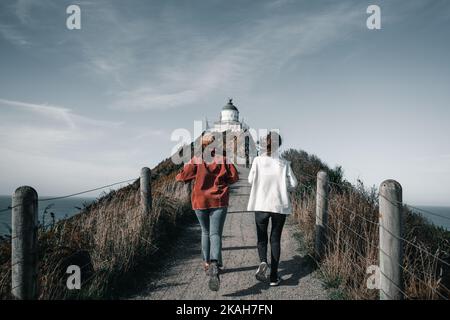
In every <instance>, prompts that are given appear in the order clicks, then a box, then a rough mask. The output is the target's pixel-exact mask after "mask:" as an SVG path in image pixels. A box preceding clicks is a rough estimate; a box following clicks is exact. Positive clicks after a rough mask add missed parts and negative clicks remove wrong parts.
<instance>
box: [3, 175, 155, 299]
mask: <svg viewBox="0 0 450 320" xmlns="http://www.w3.org/2000/svg"><path fill="white" fill-rule="evenodd" d="M138 179H139V178H133V179H128V180H122V181H118V182H115V183H111V184H108V185H103V186H100V187H96V188H90V189H87V190H84V191H80V192H76V193H72V194H68V195H64V196H58V197H51V198H43V199H39V198H38V199H35V200H30V199H29V200H28V201H30V202H22V203H18V204H16V205H14V206H13V205H10V206H8V207H7V208H3V209H1V210H0V213H2V214H5V213H8V212H9V211H12V210H13V209H15V208H18V207H20V206H28V205H31V204H33V203H35V201H36V202H38V203H44V202H49V201H59V200H63V199H67V198H71V197H75V196H78V195H82V194H86V193H91V192H94V191H99V190H103V189H106V188H110V187H113V186H117V185H124V184H126V183H130V182H135V181H137V180H138ZM140 206H141V204H140V203H139V202H138V203H137V204H136V205H135V206H134V207H128V208H127V211H132V210H135V209H136V208H137V207H140ZM80 211H82V209H80ZM139 218H143V215H142V214H138V215H136V216H135V217H134V218H132V219H129V220H127V222H128V223H129V224H131V223H133V222H134V220H136V219H139ZM63 220H64V219H62V220H59V221H53V222H51V223H48V224H41V223H38V224H37V225H35V226H34V227H33V228H32V229H22V232H17V230H13V233H12V234H11V236H7V235H3V238H4V239H9V240H10V241H11V244H12V243H13V241H16V240H17V239H22V238H24V237H26V236H30V234H36V235H37V234H38V232H39V231H44V232H45V231H48V230H49V228H50V229H52V228H54V227H55V226H56V225H57V224H58V223H60V222H62V223H63V222H64V221H63ZM141 240H142V241H144V242H146V244H147V245H150V246H152V249H151V251H156V250H158V248H157V247H156V246H154V245H153V244H152V243H151V241H149V239H145V238H142V239H141ZM59 249H61V250H62V249H67V248H65V247H62V248H55V249H54V250H59ZM37 254H38V251H31V252H30V251H29V252H28V255H27V256H25V257H23V258H21V259H18V260H17V259H14V256H13V257H12V260H11V265H10V267H11V268H14V267H16V266H17V265H19V264H24V263H29V262H30V259H33V256H34V255H37ZM77 254H79V250H78V249H76V250H74V252H73V253H71V254H69V255H67V256H65V257H64V260H70V259H72V258H74V257H75V256H76V255H77ZM113 258H114V257H111V258H109V259H106V260H104V261H103V262H102V264H103V263H106V262H111V261H112V260H113ZM91 264H92V262H89V263H87V264H85V265H83V266H82V267H81V268H80V269H84V268H86V267H87V266H89V265H91ZM100 272H102V270H101V269H100V270H98V271H96V272H94V273H93V274H92V275H91V276H90V278H93V277H95V276H96V275H98V274H99V273H100ZM83 282H84V283H85V282H87V280H84V281H83ZM22 285H23V283H20V282H19V283H18V284H17V285H15V286H13V287H12V288H11V291H14V290H16V289H17V288H19V287H21V286H22Z"/></svg>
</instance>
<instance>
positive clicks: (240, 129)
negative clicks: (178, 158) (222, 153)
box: [206, 99, 257, 166]
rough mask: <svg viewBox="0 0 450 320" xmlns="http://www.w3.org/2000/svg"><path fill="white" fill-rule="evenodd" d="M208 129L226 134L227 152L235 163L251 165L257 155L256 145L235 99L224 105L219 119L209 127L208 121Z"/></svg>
mask: <svg viewBox="0 0 450 320" xmlns="http://www.w3.org/2000/svg"><path fill="white" fill-rule="evenodd" d="M206 131H209V132H212V133H222V135H221V136H223V135H226V138H225V139H226V140H225V142H226V149H227V150H226V154H227V157H228V158H229V159H230V161H232V162H233V163H235V164H246V165H247V166H248V165H250V164H251V163H252V161H253V159H254V158H255V157H256V155H257V152H256V145H255V142H254V140H253V137H252V135H251V134H250V131H249V126H248V125H247V124H245V123H244V121H243V120H240V119H239V110H238V108H237V107H236V106H235V105H234V104H233V99H229V100H228V103H227V104H226V105H225V106H223V107H222V110H221V111H220V118H219V121H216V122H214V125H213V126H211V127H209V125H208V122H207V121H206Z"/></svg>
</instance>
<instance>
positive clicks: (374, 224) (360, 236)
mask: <svg viewBox="0 0 450 320" xmlns="http://www.w3.org/2000/svg"><path fill="white" fill-rule="evenodd" d="M305 176H308V177H310V178H314V181H316V180H315V179H316V177H314V176H312V175H309V174H306V173H305ZM137 179H138V178H133V179H128V180H124V181H119V182H116V183H112V184H108V185H105V186H101V187H97V188H91V189H88V190H85V191H81V192H76V193H72V194H69V195H65V196H58V197H52V198H45V199H38V200H37V201H38V202H49V201H58V200H62V199H67V198H70V197H74V196H78V195H82V194H86V193H90V192H94V191H98V190H102V189H106V188H109V187H113V186H116V185H119V184H125V183H130V182H133V181H136V180H137ZM299 184H300V185H302V186H303V187H305V188H306V189H308V190H310V192H311V194H315V195H316V197H317V196H319V197H322V198H324V199H326V201H328V203H329V204H332V205H334V206H335V207H337V208H340V209H342V210H344V211H345V212H347V213H348V214H351V215H353V216H354V217H357V218H358V219H361V221H363V222H365V223H367V224H369V225H371V226H372V227H375V228H382V229H383V230H384V231H386V232H387V233H389V234H390V235H391V236H392V237H394V238H396V239H398V240H400V241H402V242H404V243H406V244H407V245H409V246H412V247H413V248H415V249H416V250H418V251H420V252H421V253H423V254H425V255H426V256H428V257H430V258H431V259H433V260H435V261H437V262H439V263H441V264H443V265H445V266H448V267H450V263H448V262H447V261H445V260H444V259H442V258H441V257H440V256H439V255H438V254H437V253H436V254H433V253H431V252H430V251H428V250H427V249H425V248H424V247H423V246H421V245H420V244H418V243H415V242H413V241H411V240H409V239H406V238H405V237H403V236H401V235H397V234H394V233H392V232H391V231H390V230H388V229H386V228H384V227H383V226H382V225H381V224H380V223H379V222H378V221H375V220H371V219H369V218H368V217H366V216H364V215H362V214H360V213H359V212H357V211H355V210H353V209H350V208H347V207H346V206H345V205H344V204H342V203H339V201H338V200H336V199H334V198H333V197H332V196H330V195H325V194H322V193H320V192H319V191H318V190H315V189H314V188H313V186H311V185H306V184H304V183H299ZM330 185H332V186H336V187H339V188H341V187H342V188H346V189H347V190H349V191H350V192H355V189H354V187H352V186H349V184H347V183H345V184H343V183H336V182H330ZM330 189H331V190H332V192H331V194H333V188H330ZM245 195H247V194H245ZM378 196H379V197H383V198H384V199H385V200H387V201H389V202H391V203H392V204H393V205H397V206H404V205H406V206H407V207H410V208H413V209H415V210H422V209H420V208H417V207H413V206H410V205H407V204H404V203H402V202H393V201H392V200H390V199H387V198H386V197H384V196H383V195H382V194H380V193H378ZM20 205H24V204H17V205H15V206H9V207H7V208H4V209H1V210H0V213H5V212H8V211H11V210H12V209H14V208H16V207H18V206H20ZM25 205H27V204H25ZM138 206H140V204H139V203H138V204H136V205H135V206H134V207H130V208H127V210H134V209H136V208H137V207H138ZM329 210H330V209H329ZM330 211H331V213H333V210H330ZM422 211H424V212H426V213H428V214H432V215H435V216H438V217H441V218H445V219H450V218H449V217H445V216H442V215H440V214H437V213H434V212H431V211H428V210H422ZM247 212H248V211H245V210H235V211H229V213H247ZM142 217H143V216H142V215H136V217H134V218H132V219H131V220H129V221H128V223H131V222H133V221H134V220H136V219H138V218H142ZM331 217H332V218H333V219H335V221H336V222H338V223H339V224H340V225H342V226H343V227H344V228H345V230H347V231H348V232H351V233H352V234H354V235H355V237H357V238H358V239H359V240H361V242H362V243H365V244H367V246H368V247H370V248H372V249H374V250H378V251H379V252H380V253H381V254H384V255H386V256H389V255H388V253H386V252H385V251H383V250H382V248H380V246H379V245H376V244H375V243H373V242H371V241H370V240H369V239H367V238H366V237H365V235H363V234H360V233H359V232H358V231H357V230H355V229H354V228H353V227H351V226H349V225H348V224H347V222H346V221H344V219H342V218H340V217H339V216H338V215H337V214H333V215H332V216H331ZM54 226H55V224H54V223H50V224H47V225H40V226H37V227H36V228H40V229H43V230H45V229H46V228H47V227H54ZM325 227H326V229H327V230H328V231H330V232H331V233H332V234H335V236H337V230H335V229H334V228H332V226H331V224H330V223H327V224H325ZM29 231H33V230H26V233H28V232H29ZM34 231H36V230H34ZM22 236H23V234H20V233H19V234H17V233H15V234H13V235H12V236H11V241H14V240H15V239H17V238H21V237H22ZM326 237H327V240H328V241H333V239H332V238H330V236H329V235H328V234H327V235H326ZM141 240H142V241H144V242H146V243H147V244H148V245H149V246H150V248H151V250H153V251H157V250H158V248H157V247H156V246H154V245H153V244H152V242H151V239H147V238H142V239H141ZM340 240H341V241H344V244H345V245H346V248H349V249H350V250H351V251H352V252H353V253H354V254H355V256H357V257H359V258H361V259H362V260H364V261H366V262H367V263H370V264H372V263H373V261H372V260H371V259H369V258H368V257H367V256H364V254H363V252H361V250H359V249H358V248H356V247H355V245H354V244H352V243H350V242H348V241H347V240H345V239H340ZM337 250H341V251H342V253H343V254H344V255H345V256H347V257H348V258H349V259H350V260H352V257H351V256H349V253H348V251H344V250H343V249H341V248H340V247H337ZM76 254H77V252H73V253H72V254H70V255H68V256H67V257H65V259H68V260H70V259H71V258H73V257H74V256H75V255H76ZM315 254H317V255H318V254H319V253H318V252H315ZM441 255H446V256H449V254H448V252H441ZM114 258H115V257H109V258H108V259H105V260H102V262H101V263H99V264H104V263H110V262H111V261H112V260H113V259H114ZM26 259H27V258H25V259H22V260H19V261H11V267H14V266H16V265H17V264H20V263H23V262H25V260H26ZM316 262H317V264H318V265H319V266H320V262H319V261H317V260H316ZM90 265H91V262H90V263H86V264H84V265H83V266H81V267H80V269H84V268H87V267H89V266H90ZM355 266H356V267H357V268H358V269H360V271H361V272H365V271H366V270H365V269H364V267H363V266H361V265H359V264H355ZM399 267H400V268H401V269H402V270H403V271H404V272H405V273H408V274H409V276H411V277H412V278H414V279H415V280H417V281H419V282H420V283H421V284H422V285H424V286H427V287H428V288H429V289H430V290H431V291H432V292H433V293H434V294H435V295H437V296H439V297H440V298H441V299H444V300H448V297H447V296H445V295H443V294H442V293H441V292H440V291H439V289H438V288H435V287H433V286H432V285H430V284H429V283H427V282H426V281H425V280H424V279H422V278H421V277H419V276H418V275H416V274H415V273H414V272H412V271H411V270H409V269H408V268H406V267H405V266H403V265H402V264H399ZM101 272H104V270H103V269H102V268H99V269H98V270H96V271H94V272H93V273H92V274H90V275H89V277H88V278H87V279H85V280H84V283H86V282H89V281H91V280H92V279H94V278H95V277H96V276H98V275H99V274H100V273H101ZM380 272H381V271H380ZM381 275H382V276H383V277H384V278H386V279H387V280H388V281H389V282H390V283H392V285H393V286H395V287H396V288H397V290H399V291H400V292H401V293H402V294H403V296H404V297H405V298H411V297H409V296H408V295H407V294H406V292H405V291H404V289H403V288H400V287H399V286H398V284H397V283H395V281H394V280H393V279H391V278H390V277H389V276H388V275H386V274H384V273H382V272H381ZM20 285H21V284H18V285H16V286H15V287H13V288H12V289H11V290H13V291H14V290H15V289H17V288H18V287H19V286H20ZM439 287H440V288H442V289H445V290H447V292H450V290H449V289H448V288H447V287H446V286H445V285H444V284H442V283H440V284H439ZM380 290H381V291H383V290H384V289H383V288H381V289H380ZM383 293H384V294H385V295H387V296H389V294H388V293H386V292H384V291H383Z"/></svg>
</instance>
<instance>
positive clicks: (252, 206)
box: [247, 131, 297, 286]
mask: <svg viewBox="0 0 450 320" xmlns="http://www.w3.org/2000/svg"><path fill="white" fill-rule="evenodd" d="M263 144H265V151H266V152H264V153H263V154H262V155H261V156H259V157H256V158H255V159H254V160H253V164H252V167H251V169H250V173H249V175H248V182H249V183H250V184H251V185H252V189H251V192H250V198H249V202H248V206H247V210H248V211H255V222H256V232H257V237H258V254H259V259H260V262H261V263H260V265H259V267H258V270H257V272H256V279H258V280H259V281H266V272H267V269H268V265H267V244H268V236H267V229H268V226H269V220H271V221H272V228H271V231H270V248H271V260H270V278H269V280H270V282H269V283H270V285H271V286H277V285H279V283H280V281H281V279H280V277H279V276H278V264H279V260H280V240H281V233H282V231H283V226H284V223H285V221H286V216H287V215H288V214H290V213H291V212H292V207H291V201H290V199H289V191H292V190H293V189H294V188H295V187H296V186H297V179H296V178H295V176H294V174H293V172H292V168H291V165H290V162H289V161H286V160H283V159H280V158H279V157H278V148H279V146H280V145H281V137H280V135H279V134H278V133H276V132H274V131H271V132H270V133H269V134H268V135H267V137H266V139H265V141H263ZM263 149H264V146H263Z"/></svg>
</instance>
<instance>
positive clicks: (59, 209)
mask: <svg viewBox="0 0 450 320" xmlns="http://www.w3.org/2000/svg"><path fill="white" fill-rule="evenodd" d="M48 198H52V197H42V198H40V199H48ZM94 200H95V198H81V197H73V198H67V199H61V200H52V201H44V202H39V216H38V219H39V221H40V222H41V223H42V222H43V221H44V224H45V225H48V224H49V223H51V221H52V218H51V215H50V213H51V212H53V213H54V214H55V220H56V221H58V220H61V219H65V218H68V217H71V216H73V215H75V214H77V213H79V212H80V209H79V208H83V204H89V203H91V202H92V201H94ZM8 206H11V196H0V210H2V209H5V208H7V207H8ZM46 209H47V210H46ZM45 211H46V214H45V216H44V212H45ZM44 219H45V220H44ZM10 233H11V210H8V211H4V212H0V235H4V234H10Z"/></svg>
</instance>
